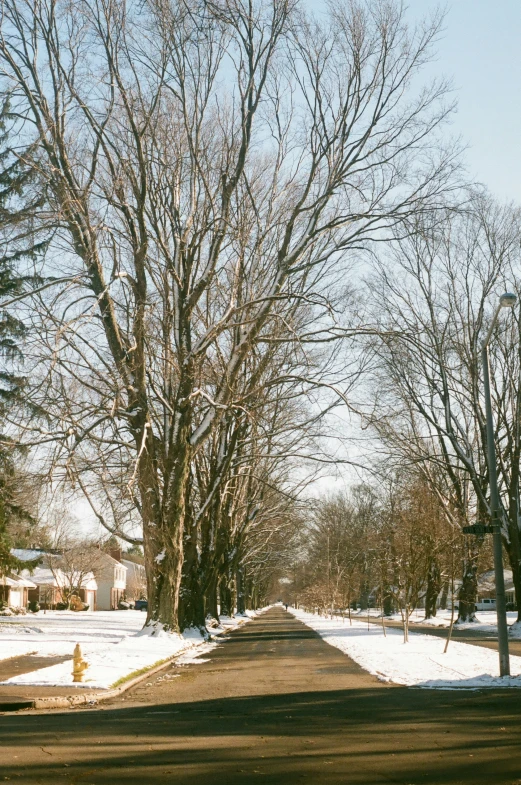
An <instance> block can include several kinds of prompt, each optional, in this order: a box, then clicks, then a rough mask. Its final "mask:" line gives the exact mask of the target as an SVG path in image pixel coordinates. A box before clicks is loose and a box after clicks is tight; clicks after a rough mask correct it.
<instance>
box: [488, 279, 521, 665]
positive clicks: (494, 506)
mask: <svg viewBox="0 0 521 785" xmlns="http://www.w3.org/2000/svg"><path fill="white" fill-rule="evenodd" d="M516 301H517V297H516V295H515V294H512V293H511V292H506V293H505V294H502V295H501V297H500V298H499V304H498V306H497V308H496V311H495V313H494V316H493V319H492V322H491V324H490V327H489V330H488V333H487V336H486V338H485V340H484V342H483V346H482V347H481V362H482V364H483V383H484V387H485V411H486V417H487V463H488V476H489V481H490V513H491V523H492V526H493V528H494V531H493V534H492V537H493V542H494V572H495V576H496V613H497V633H498V635H497V637H498V645H499V675H500V676H510V659H509V655H508V625H507V608H506V598H505V577H504V574H503V543H502V541H501V520H500V515H499V504H500V502H499V491H498V486H497V472H496V446H495V443H494V421H493V418H492V398H491V395H490V358H489V352H488V346H489V343H490V338H491V335H492V330H493V329H494V325H495V324H496V321H497V318H498V316H499V311H500V310H501V308H513V306H514V305H515V304H516Z"/></svg>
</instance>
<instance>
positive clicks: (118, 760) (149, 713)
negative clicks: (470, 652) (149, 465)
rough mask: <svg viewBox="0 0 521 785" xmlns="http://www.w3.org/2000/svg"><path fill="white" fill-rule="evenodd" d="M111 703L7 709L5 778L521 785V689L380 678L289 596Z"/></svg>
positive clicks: (86, 782) (0, 734) (85, 784)
mask: <svg viewBox="0 0 521 785" xmlns="http://www.w3.org/2000/svg"><path fill="white" fill-rule="evenodd" d="M102 707H103V708H99V709H96V710H74V711H68V712H59V713H57V712H56V713H55V712H53V713H50V712H46V713H42V712H40V713H36V712H33V713H19V714H16V715H13V714H11V715H7V714H6V715H3V716H0V782H2V781H5V780H12V781H13V782H17V783H26V784H27V785H40V783H41V784H42V785H43V784H45V785H50V784H51V783H52V784H53V785H55V784H56V783H66V784H67V785H80V783H81V785H109V783H110V785H120V783H139V785H156V783H176V784H177V783H182V785H214V784H217V783H219V785H225V784H226V785H236V784H237V783H248V785H250V784H251V783H253V782H259V783H263V784H264V783H277V784H279V783H280V785H282V784H284V785H293V784H294V783H301V782H309V783H313V785H314V783H349V785H359V784H360V783H364V785H369V784H371V785H372V784H373V783H374V784H375V785H377V784H379V783H395V784H396V783H399V784H400V785H420V783H440V785H441V783H443V784H444V785H452V784H453V783H454V785H456V783H469V784H470V783H472V785H485V783H486V785H503V784H504V783H508V785H521V692H519V691H517V690H495V691H476V692H473V691H434V690H420V689H408V688H403V687H395V686H389V685H387V684H382V683H380V682H378V681H377V680H376V679H375V678H373V677H372V676H369V675H368V674H367V673H365V672H364V671H362V670H361V669H360V668H359V667H358V666H357V665H356V664H355V663H354V662H353V661H352V660H350V659H349V658H348V657H347V656H346V655H344V654H342V653H341V652H340V651H339V650H337V649H334V648H332V647H331V646H329V645H327V644H326V643H324V642H323V641H322V640H320V638H318V636H317V635H316V634H315V633H314V632H313V631H311V630H310V629H309V628H308V627H305V626H304V625H303V624H302V623H301V622H298V621H296V620H295V619H293V617H291V616H290V615H289V614H286V613H285V612H284V611H283V610H282V609H280V608H274V609H272V610H270V611H268V613H266V614H265V615H263V616H261V617H259V618H258V619H256V620H255V621H254V622H251V623H250V624H247V625H246V626H245V627H244V628H242V629H240V630H238V631H237V632H235V633H232V634H231V635H230V636H229V638H228V639H227V640H226V641H225V642H224V643H222V644H221V645H220V646H218V647H217V648H216V649H215V650H214V651H213V652H211V654H210V655H208V658H207V661H206V662H204V663H203V664H199V665H187V666H184V667H176V668H172V667H170V668H169V669H168V670H167V671H164V672H163V673H162V674H159V675H157V676H156V677H153V678H151V680H150V682H146V683H143V684H142V685H140V686H139V687H137V688H135V689H134V690H133V691H131V692H128V693H126V695H125V698H124V699H119V700H118V701H114V702H113V703H111V704H102Z"/></svg>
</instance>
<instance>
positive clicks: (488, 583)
mask: <svg viewBox="0 0 521 785" xmlns="http://www.w3.org/2000/svg"><path fill="white" fill-rule="evenodd" d="M503 575H504V577H505V589H506V591H512V589H513V588H514V581H513V576H512V570H503ZM495 590H496V574H495V572H494V570H488V571H487V572H482V573H481V575H478V591H479V593H480V594H483V593H484V592H489V591H495Z"/></svg>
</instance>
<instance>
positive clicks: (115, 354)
mask: <svg viewBox="0 0 521 785" xmlns="http://www.w3.org/2000/svg"><path fill="white" fill-rule="evenodd" d="M440 24H441V18H440V17H438V16H437V17H434V18H433V19H432V20H431V21H430V22H425V23H422V24H420V25H419V26H418V27H417V28H415V29H413V28H411V27H410V26H409V25H408V24H407V23H406V20H405V18H404V12H403V8H402V6H401V4H400V3H398V2H386V3H380V2H377V1H376V0H374V1H373V0H368V1H367V2H360V3H357V2H355V3H343V2H333V3H331V4H330V5H329V7H328V11H327V13H324V14H321V15H320V16H318V15H317V16H313V15H312V14H310V13H308V12H306V11H305V10H304V8H303V6H301V5H300V4H299V3H298V2H295V1H294V0H273V2H268V3H266V2H260V1H259V2H253V3H246V2H242V0H222V2H218V3H214V2H206V1H205V0H201V2H196V3H187V2H185V1H184V0H176V1H175V2H173V3H171V4H169V5H165V4H158V3H155V2H147V3H145V4H143V3H138V4H136V3H132V2H131V3H123V2H119V1H117V2H115V3H112V4H110V5H106V4H101V5H92V4H89V3H88V2H84V0H73V2H72V3H69V4H68V5H63V6H56V5H55V4H50V5H49V4H47V5H46V4H43V5H42V4H36V5H35V4H26V3H21V2H20V0H6V2H4V5H3V16H2V28H1V33H0V74H1V78H2V79H3V82H4V83H5V84H9V86H10V89H11V90H12V95H13V99H12V100H13V110H14V115H15V116H16V118H17V133H18V134H19V135H20V138H21V139H24V140H25V141H26V154H25V155H24V162H25V163H26V164H27V165H28V166H29V167H30V169H31V171H32V172H37V173H38V175H39V176H40V177H41V178H42V179H43V182H44V184H45V189H46V194H47V202H46V209H45V210H40V211H39V213H38V216H37V217H38V222H39V223H38V225H41V226H42V227H43V226H49V227H52V230H53V241H52V244H51V246H50V249H49V252H48V254H47V259H46V262H45V265H44V266H43V267H42V275H46V276H47V275H51V274H52V275H55V274H56V272H57V271H59V277H60V286H59V287H50V288H46V287H40V289H39V290H38V291H37V292H35V294H34V297H33V298H32V301H31V305H30V308H29V309H28V315H29V317H30V320H31V324H32V325H33V326H34V327H35V328H36V333H35V334H36V335H37V336H38V338H37V340H35V341H34V342H33V344H32V352H31V362H32V366H31V368H32V382H33V386H32V391H33V400H34V402H35V404H36V405H38V406H40V407H41V408H42V409H43V410H44V411H45V414H46V416H47V417H48V418H49V421H50V422H51V423H52V425H51V426H50V427H49V428H48V429H42V428H37V427H33V423H31V422H25V423H23V427H24V429H25V442H26V443H27V444H35V445H36V444H37V445H39V446H41V445H48V446H47V447H46V448H45V449H47V450H52V455H51V460H50V467H49V472H50V473H51V474H52V475H53V476H54V477H55V478H61V479H63V480H65V481H67V482H70V483H74V484H75V485H76V486H77V487H79V488H80V489H81V490H82V491H83V492H84V493H85V495H86V497H87V498H88V499H89V501H90V503H91V506H92V509H93V511H94V512H95V514H96V516H97V518H98V520H99V521H100V523H101V524H103V525H104V526H105V527H106V528H107V530H108V531H110V532H112V533H114V534H118V535H121V536H124V537H127V538H128V539H129V541H132V539H136V537H139V530H140V529H142V532H143V544H144V553H145V560H146V566H147V575H148V597H149V611H148V622H149V623H160V624H162V625H164V626H165V627H166V628H169V629H178V628H183V627H184V626H187V625H191V624H196V625H202V624H203V622H204V615H205V602H203V601H202V600H201V598H203V597H206V598H210V599H209V600H208V601H209V603H210V605H213V604H214V601H213V600H212V599H211V597H213V596H215V594H216V592H217V584H219V585H220V590H221V598H223V597H224V598H226V596H227V594H228V588H229V583H230V580H231V578H230V576H231V575H232V574H233V572H234V571H235V572H237V570H238V569H239V568H240V569H243V568H244V567H245V566H246V567H247V570H248V571H249V572H250V574H251V575H254V574H256V571H257V570H258V568H259V564H260V562H261V561H262V557H261V556H260V554H262V553H263V552H265V545H263V542H264V544H265V543H267V542H270V540H272V541H273V540H275V541H276V540H277V538H278V537H279V536H280V534H279V533H280V532H281V531H284V529H285V526H286V524H283V523H281V521H283V520H287V519H286V513H284V515H280V516H279V515H277V514H276V512H275V511H274V510H276V509H277V506H278V505H279V504H280V502H281V500H282V499H283V498H284V497H285V496H287V495H288V488H287V487H286V480H285V479H284V478H282V479H281V478H280V471H281V469H280V464H278V465H277V466H273V465H270V464H272V462H273V461H274V460H275V458H274V450H275V452H277V453H278V455H279V458H281V457H282V455H283V454H284V452H283V451H282V450H279V447H280V446H281V442H280V440H279V443H278V445H277V446H276V448H274V447H273V445H270V440H269V433H268V432H265V433H260V432H259V427H258V423H259V422H263V423H268V422H269V419H270V416H271V415H270V414H269V411H270V410H269V407H268V408H266V407H267V406H268V403H269V404H271V407H272V411H274V409H276V408H277V406H278V404H277V400H279V399H280V400H281V401H285V402H286V403H284V405H281V406H280V407H279V410H278V411H277V412H276V413H275V414H274V417H276V423H277V424H276V426H275V428H276V432H278V433H281V431H282V428H281V422H282V418H284V417H285V416H286V413H287V411H288V409H287V407H288V405H289V404H288V402H290V401H295V400H296V398H297V396H300V395H302V394H303V393H305V392H306V391H307V390H308V389H309V388H310V386H312V384H314V383H316V382H318V383H321V384H323V385H324V384H325V385H326V386H327V384H328V381H327V379H326V374H324V373H322V374H321V375H320V374H318V368H317V365H316V358H315V357H314V356H313V354H312V353H310V351H309V350H310V349H311V348H312V345H316V343H317V342H320V341H335V340H336V339H337V338H338V337H339V335H343V334H344V333H345V329H344V328H345V325H343V324H342V323H341V320H339V319H338V317H337V310H336V306H337V303H338V302H339V301H340V299H341V290H342V289H344V288H345V284H346V281H347V282H348V281H349V269H350V260H351V258H352V257H353V256H354V255H356V254H357V253H358V251H359V249H361V248H363V247H368V246H369V245H371V244H372V243H374V242H376V241H381V240H382V239H384V238H385V237H387V236H389V234H390V233H391V232H392V231H398V232H399V231H400V230H399V227H403V228H404V229H405V230H406V231H408V229H407V226H408V224H407V222H410V221H411V220H412V216H414V215H415V214H416V213H418V212H421V211H423V210H425V209H427V208H430V209H437V207H439V205H440V203H441V202H442V200H443V197H444V195H445V194H446V193H447V191H450V189H451V188H453V186H454V175H455V172H456V171H457V167H458V160H457V152H458V151H457V150H456V148H455V147H454V145H452V144H451V143H448V144H445V145H444V144H442V142H441V140H440V137H439V134H438V130H439V129H440V127H441V124H442V123H443V122H444V120H445V119H446V117H447V115H448V113H449V112H450V111H451V106H450V104H447V103H446V93H447V91H446V85H445V83H444V82H442V81H435V82H433V83H432V84H431V85H429V86H427V87H425V88H424V89H423V90H422V89H418V82H417V77H418V73H419V72H420V71H421V67H422V65H423V64H424V63H425V62H426V61H427V60H428V59H429V57H430V56H431V51H432V46H433V43H434V41H435V39H436V36H437V34H438V31H439V28H440ZM330 378H332V377H330ZM332 386H333V388H334V389H336V390H337V391H338V392H339V394H340V395H341V394H342V390H341V389H339V388H337V387H335V385H334V384H333V385H332ZM266 397H269V398H270V400H269V401H267V400H266ZM259 398H260V399H261V400H262V410H261V411H259V409H258V407H257V405H256V404H257V400H258V399H259ZM293 416H294V415H293V414H292V417H293ZM311 421H312V416H309V415H308V414H305V415H304V418H303V420H302V421H301V422H302V424H306V423H308V425H309V424H310V423H311ZM304 432H305V429H301V433H304ZM51 445H52V447H51ZM286 447H288V444H286ZM295 454H298V450H297V449H295V447H293V448H291V449H290V450H289V458H288V460H292V457H291V456H294V455H295ZM289 496H291V493H289ZM268 502H269V504H270V505H271V504H274V505H275V508H272V510H271V511H270V510H269V509H267V507H266V504H267V503H268ZM240 554H242V555H243V558H241V556H240ZM244 559H246V561H244ZM248 565H249V566H248ZM241 580H242V578H241ZM201 587H203V588H201ZM241 591H242V589H241Z"/></svg>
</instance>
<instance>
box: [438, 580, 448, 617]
mask: <svg viewBox="0 0 521 785" xmlns="http://www.w3.org/2000/svg"><path fill="white" fill-rule="evenodd" d="M448 596H449V582H448V580H447V579H445V580H444V581H443V586H442V588H441V597H440V609H441V610H442V611H445V610H447V599H448Z"/></svg>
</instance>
